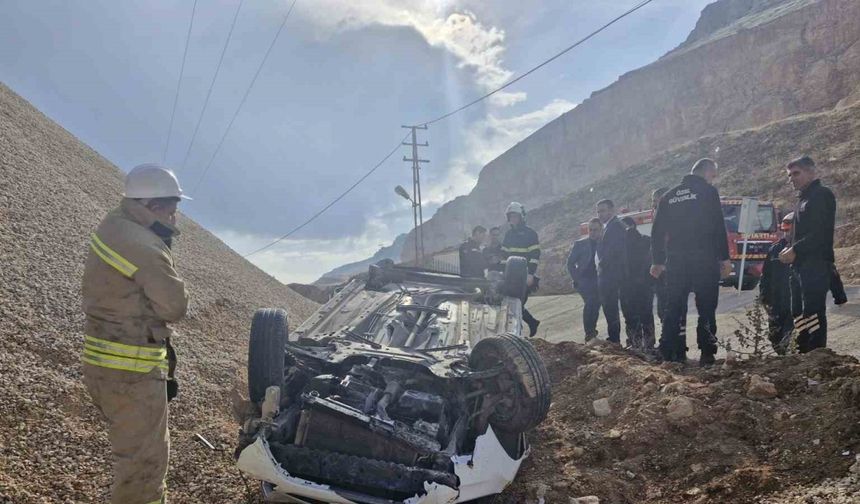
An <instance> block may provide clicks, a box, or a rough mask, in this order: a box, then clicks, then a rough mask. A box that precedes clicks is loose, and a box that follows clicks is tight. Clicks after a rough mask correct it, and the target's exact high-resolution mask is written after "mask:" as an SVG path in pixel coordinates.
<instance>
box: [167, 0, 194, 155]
mask: <svg viewBox="0 0 860 504" xmlns="http://www.w3.org/2000/svg"><path fill="white" fill-rule="evenodd" d="M196 12H197V0H194V5H193V6H192V7H191V22H190V23H188V34H187V35H185V50H183V51H182V66H180V67H179V80H177V81H176V95H175V96H174V97H173V111H171V112H170V126H168V127H167V142H165V144H164V154H163V155H162V156H161V162H162V163H166V162H167V151H168V150H169V149H170V135H171V133H173V119H174V118H175V117H176V104H177V103H179V89H180V88H181V87H182V76H183V75H184V74H185V58H186V57H187V56H188V43H189V42H190V41H191V28H193V27H194V14H195V13H196Z"/></svg>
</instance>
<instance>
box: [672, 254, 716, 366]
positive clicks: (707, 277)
mask: <svg viewBox="0 0 860 504" xmlns="http://www.w3.org/2000/svg"><path fill="white" fill-rule="evenodd" d="M665 274H666V315H665V318H664V320H663V328H662V336H661V339H660V353H661V354H662V355H663V358H664V359H666V360H681V359H682V358H686V356H682V355H680V350H681V349H685V348H686V342H685V341H684V340H682V339H681V334H682V332H683V331H682V326H681V323H682V321H683V320H684V318H685V315H686V312H687V299H688V298H689V296H690V293H691V292H692V293H693V294H694V295H695V301H696V310H697V311H698V312H699V321H698V324H697V325H696V341H697V343H698V345H699V350H701V352H702V353H703V354H711V355H713V354H716V353H717V303H718V301H719V296H720V284H719V282H720V266H719V262H717V260H716V259H713V258H708V257H707V256H699V255H688V256H679V257H671V258H670V259H669V262H668V264H667V265H666V273H665ZM684 339H686V338H684Z"/></svg>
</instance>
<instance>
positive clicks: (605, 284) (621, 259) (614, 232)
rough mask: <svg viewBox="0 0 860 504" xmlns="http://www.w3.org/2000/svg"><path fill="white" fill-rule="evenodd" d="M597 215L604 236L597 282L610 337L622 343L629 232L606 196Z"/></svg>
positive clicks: (598, 255) (613, 340) (609, 338)
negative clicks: (619, 309)
mask: <svg viewBox="0 0 860 504" xmlns="http://www.w3.org/2000/svg"><path fill="white" fill-rule="evenodd" d="M597 217H598V218H599V219H600V222H602V223H603V239H602V240H600V245H599V246H598V247H597V262H598V265H597V283H598V289H599V290H600V303H601V305H603V316H604V317H606V326H607V327H606V331H607V332H608V333H609V334H608V337H607V339H608V340H609V341H611V342H613V343H618V344H621V315H620V314H619V311H618V303H619V301H620V300H621V284H622V282H623V281H624V272H625V271H626V270H627V266H626V264H625V256H626V253H625V247H626V245H625V243H626V240H625V238H624V236H625V234H626V233H625V231H624V226H622V225H621V222H620V221H619V220H618V216H617V214H616V211H615V203H613V202H612V200H608V199H604V200H600V201H598V202H597Z"/></svg>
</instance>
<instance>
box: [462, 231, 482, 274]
mask: <svg viewBox="0 0 860 504" xmlns="http://www.w3.org/2000/svg"><path fill="white" fill-rule="evenodd" d="M486 239H487V228H485V227H484V226H475V228H474V229H472V236H471V237H470V238H469V239H468V240H466V241H465V242H463V243H462V244H461V245H460V276H463V277H467V278H484V270H485V269H486V268H487V264H486V260H485V258H484V253H483V251H482V250H481V245H483V244H484V240H486Z"/></svg>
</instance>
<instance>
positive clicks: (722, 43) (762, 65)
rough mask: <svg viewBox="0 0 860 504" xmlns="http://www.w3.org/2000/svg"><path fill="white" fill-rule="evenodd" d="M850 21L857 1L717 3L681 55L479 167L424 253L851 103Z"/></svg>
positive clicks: (428, 232) (859, 51)
mask: <svg viewBox="0 0 860 504" xmlns="http://www.w3.org/2000/svg"><path fill="white" fill-rule="evenodd" d="M858 20H860V2H857V1H855V0H718V1H717V2H715V3H714V4H712V5H710V6H709V7H707V8H706V9H705V10H704V11H703V12H702V16H701V19H700V21H699V23H698V25H697V26H696V29H695V30H694V31H693V32H692V34H691V35H690V37H689V38H688V40H687V41H686V42H685V43H684V44H682V45H681V46H680V47H678V48H677V49H675V50H673V51H671V52H670V53H668V54H667V55H665V56H664V57H662V58H660V59H659V60H657V61H656V62H654V63H652V64H650V65H648V66H645V67H643V68H640V69H638V70H635V71H633V72H630V73H628V74H626V75H623V76H622V77H621V78H620V79H619V80H618V81H617V82H615V83H614V84H612V85H611V86H609V87H607V88H606V89H603V90H601V91H598V92H596V93H594V94H593V95H592V96H591V97H590V98H589V99H587V100H585V101H584V102H583V103H582V104H580V105H579V106H578V107H576V108H575V109H573V110H572V111H570V112H567V113H566V114H564V115H562V116H561V117H559V118H558V119H556V120H554V121H552V122H550V123H549V124H547V125H546V126H544V127H543V128H541V129H540V130H538V131H536V132H535V133H534V134H532V135H531V136H529V137H528V138H527V139H525V140H523V141H522V142H520V143H519V144H517V145H516V146H514V147H513V148H511V149H510V150H508V151H507V152H505V153H504V154H502V155H501V156H499V157H498V158H496V159H495V160H493V161H491V162H490V163H489V164H488V165H487V166H485V167H484V169H483V170H482V171H481V173H480V177H479V179H478V183H477V185H476V186H475V188H474V189H473V190H472V192H471V193H469V194H468V195H467V196H462V197H460V198H457V199H455V200H453V201H451V202H449V203H447V204H446V205H444V206H443V207H442V208H440V209H439V211H438V212H437V213H436V214H435V215H434V216H433V218H432V219H430V220H429V221H428V222H427V223H426V224H425V226H426V228H425V232H424V236H425V239H427V237H430V241H429V242H428V243H427V246H428V249H429V250H428V251H432V250H440V249H442V248H444V247H445V246H448V245H452V244H455V243H456V242H457V241H458V240H460V239H461V238H462V236H463V235H464V230H467V229H469V228H470V227H471V226H473V225H475V224H478V223H481V224H486V223H491V222H495V220H496V219H497V218H498V214H499V213H500V212H501V211H502V209H503V208H504V207H505V205H506V204H507V203H508V202H510V201H521V202H523V203H525V204H526V206H527V207H528V208H537V207H539V206H540V205H543V204H545V203H548V202H551V201H554V200H556V199H558V198H561V197H564V196H565V195H567V194H568V193H570V192H572V191H576V190H578V189H580V188H582V187H588V186H589V185H591V184H592V183H594V182H595V181H597V180H600V179H602V178H604V177H607V176H609V175H611V174H613V173H617V172H618V171H620V170H623V169H624V168H626V167H629V166H633V165H637V164H639V163H641V162H642V160H644V159H648V158H651V157H653V156H654V155H656V154H657V153H659V152H662V151H665V150H667V149H672V148H674V147H676V146H679V145H682V144H684V143H687V142H690V141H695V140H697V139H698V138H700V137H702V136H706V135H714V134H722V133H725V132H730V131H736V130H742V129H746V128H751V127H759V126H763V125H766V124H768V123H771V122H773V121H777V120H781V119H785V118H788V117H792V116H795V115H799V114H807V113H815V112H821V111H826V110H832V109H834V108H839V107H845V106H849V105H851V104H853V103H856V102H857V101H858V100H860V43H858V41H860V21H858ZM511 180H516V181H517V183H516V184H511V183H510V181H511ZM410 240H411V237H410ZM410 250H412V247H411V246H410V245H409V243H407V244H406V246H404V248H403V251H404V252H403V254H402V258H403V259H409V257H410V256H409V254H410Z"/></svg>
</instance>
